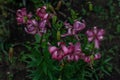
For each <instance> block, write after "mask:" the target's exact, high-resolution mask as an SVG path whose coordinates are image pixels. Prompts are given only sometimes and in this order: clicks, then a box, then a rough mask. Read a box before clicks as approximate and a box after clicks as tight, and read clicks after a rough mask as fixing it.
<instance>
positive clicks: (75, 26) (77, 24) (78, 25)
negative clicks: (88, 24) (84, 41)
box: [61, 20, 85, 39]
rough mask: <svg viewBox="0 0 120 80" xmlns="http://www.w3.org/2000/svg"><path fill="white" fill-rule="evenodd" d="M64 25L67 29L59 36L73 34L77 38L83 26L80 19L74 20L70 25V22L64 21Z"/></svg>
mask: <svg viewBox="0 0 120 80" xmlns="http://www.w3.org/2000/svg"><path fill="white" fill-rule="evenodd" d="M64 25H65V27H66V29H67V30H68V31H67V33H66V34H63V35H61V37H66V36H72V35H74V36H75V37H76V38H77V39H78V36H77V34H78V33H79V32H80V31H81V30H83V29H84V28H85V23H84V21H83V22H80V21H77V20H76V21H75V22H74V24H73V26H72V25H70V23H66V22H65V23H64Z"/></svg>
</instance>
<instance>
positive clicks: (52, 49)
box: [49, 46, 57, 54]
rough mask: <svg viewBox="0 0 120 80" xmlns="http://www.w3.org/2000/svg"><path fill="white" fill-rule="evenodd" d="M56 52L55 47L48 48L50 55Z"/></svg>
mask: <svg viewBox="0 0 120 80" xmlns="http://www.w3.org/2000/svg"><path fill="white" fill-rule="evenodd" d="M56 50H57V47H55V46H50V47H49V52H50V53H51V54H53V52H54V51H56Z"/></svg>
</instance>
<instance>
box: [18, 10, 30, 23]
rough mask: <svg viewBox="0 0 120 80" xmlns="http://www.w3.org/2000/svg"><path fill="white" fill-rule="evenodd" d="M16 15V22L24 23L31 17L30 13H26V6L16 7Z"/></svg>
mask: <svg viewBox="0 0 120 80" xmlns="http://www.w3.org/2000/svg"><path fill="white" fill-rule="evenodd" d="M16 15H17V18H16V19H17V22H18V24H24V23H26V22H27V19H30V18H31V17H32V14H31V13H29V14H27V11H26V8H22V9H18V10H17V13H16Z"/></svg>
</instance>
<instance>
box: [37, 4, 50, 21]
mask: <svg viewBox="0 0 120 80" xmlns="http://www.w3.org/2000/svg"><path fill="white" fill-rule="evenodd" d="M46 9H47V8H46V6H42V7H41V8H38V9H37V11H36V14H37V15H38V16H39V17H40V18H41V20H43V19H47V18H48V13H46Z"/></svg>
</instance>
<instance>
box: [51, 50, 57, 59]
mask: <svg viewBox="0 0 120 80" xmlns="http://www.w3.org/2000/svg"><path fill="white" fill-rule="evenodd" d="M57 57H58V51H55V52H53V54H52V58H53V59H57Z"/></svg>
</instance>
